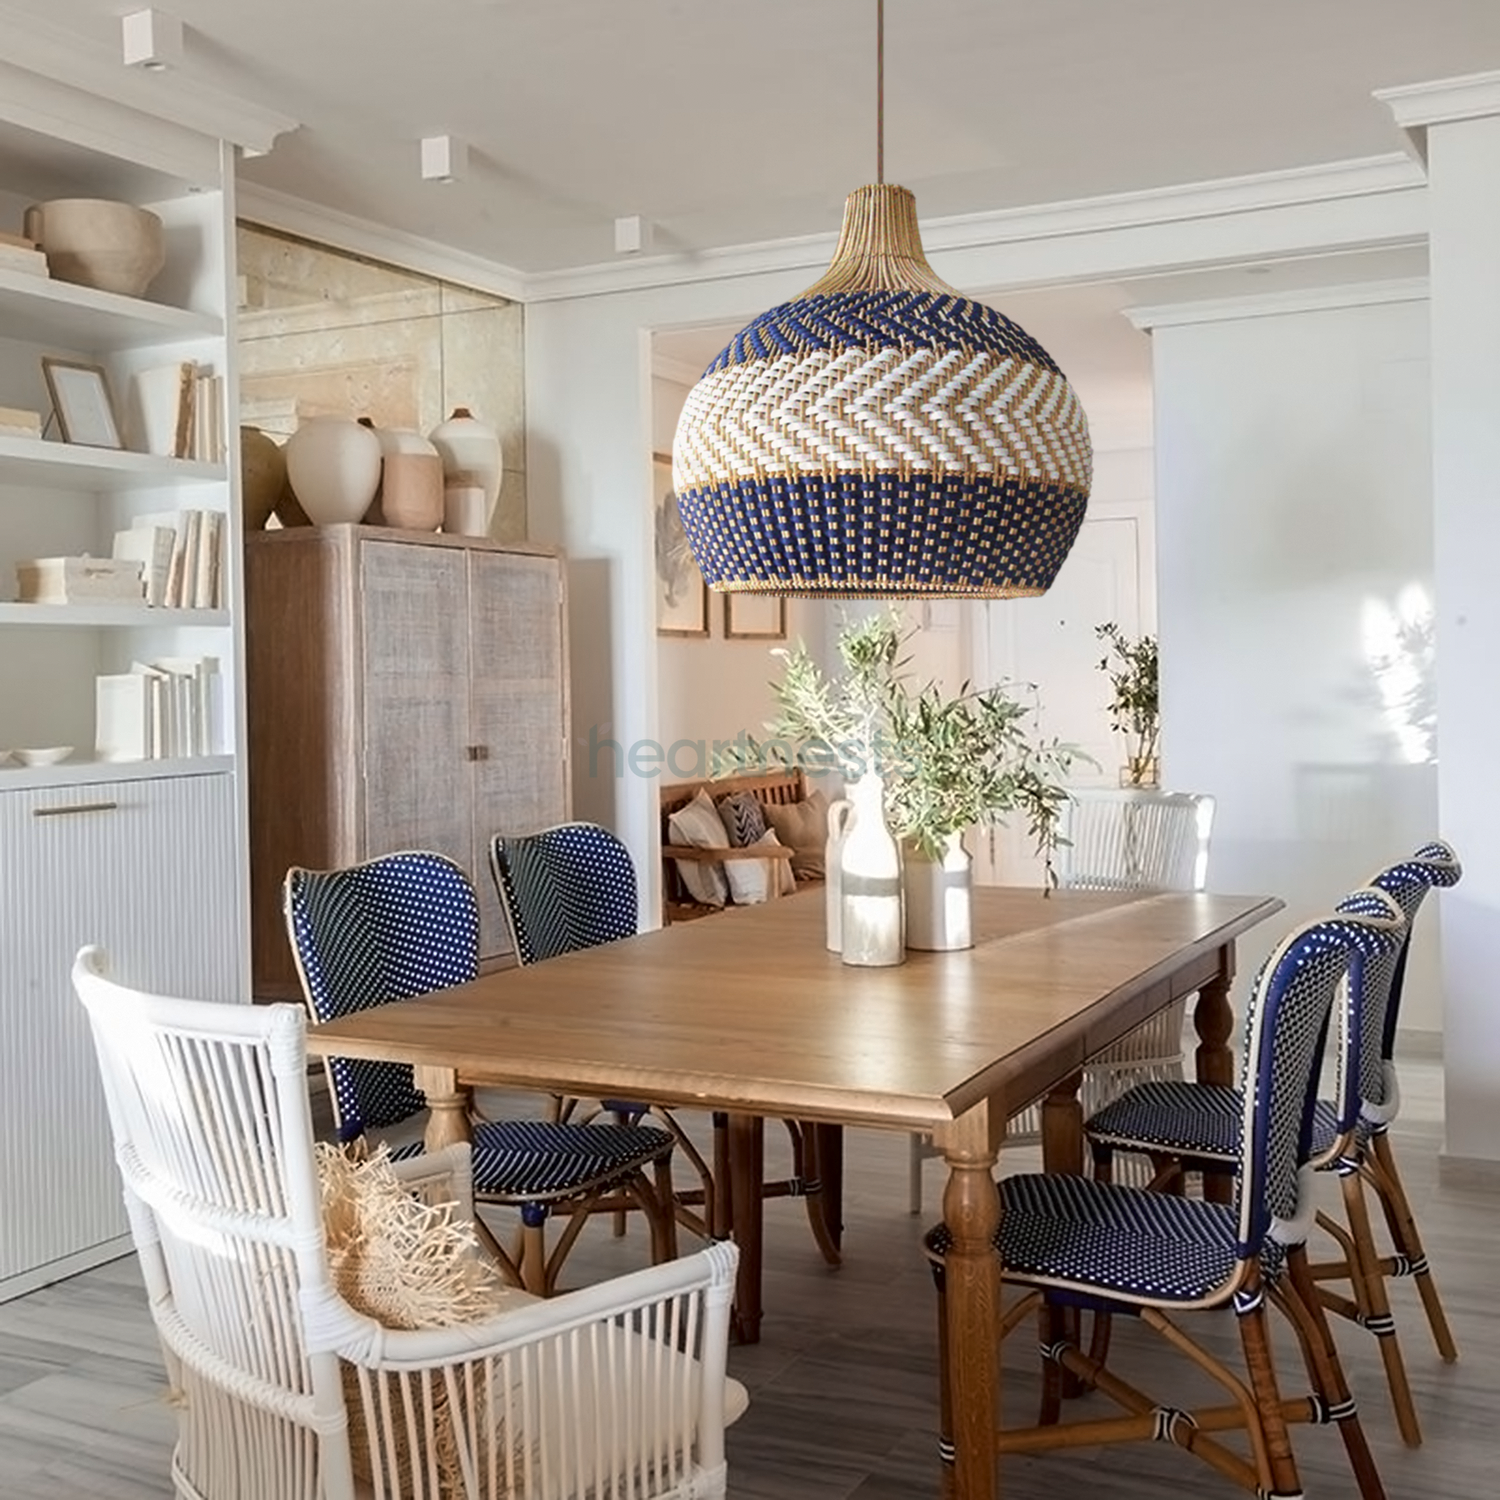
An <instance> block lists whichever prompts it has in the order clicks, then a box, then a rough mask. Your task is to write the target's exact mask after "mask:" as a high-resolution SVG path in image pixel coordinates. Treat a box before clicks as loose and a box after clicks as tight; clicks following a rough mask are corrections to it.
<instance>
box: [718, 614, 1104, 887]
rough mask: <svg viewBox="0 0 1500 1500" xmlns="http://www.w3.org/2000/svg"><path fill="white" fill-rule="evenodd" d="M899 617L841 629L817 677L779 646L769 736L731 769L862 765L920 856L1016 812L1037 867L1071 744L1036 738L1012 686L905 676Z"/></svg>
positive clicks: (1050, 848)
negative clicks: (829, 671)
mask: <svg viewBox="0 0 1500 1500" xmlns="http://www.w3.org/2000/svg"><path fill="white" fill-rule="evenodd" d="M906 639H907V636H905V635H904V634H903V627H902V624H901V621H900V619H899V617H898V616H896V615H894V614H893V613H883V614H878V615H874V616H871V617H869V618H867V619H863V620H858V621H854V622H852V623H850V624H847V625H846V626H845V627H844V628H843V630H842V631H841V632H840V633H839V638H838V654H839V661H840V666H841V671H840V672H839V673H838V674H837V675H836V676H833V677H829V676H826V675H825V674H824V673H823V672H822V671H821V670H820V669H819V667H818V665H817V663H816V662H814V661H813V659H812V658H811V657H810V656H809V655H808V653H807V650H806V648H805V647H804V646H803V645H802V644H801V643H800V642H799V643H798V645H797V646H795V647H794V648H792V649H790V650H787V651H784V652H781V653H779V654H780V655H781V656H782V658H783V671H782V676H781V679H780V681H778V682H774V683H772V685H771V686H772V691H773V692H774V694H775V697H776V704H777V708H778V710H779V712H778V715H777V718H776V720H775V722H774V723H772V724H771V725H770V726H769V728H770V731H771V734H772V736H773V738H772V739H771V740H769V741H767V742H760V743H758V742H756V741H754V740H747V741H745V742H743V743H742V745H741V746H740V747H738V753H736V754H735V755H734V756H733V759H734V761H735V764H736V766H738V767H743V766H746V765H748V764H751V763H754V764H759V765H764V764H765V763H766V762H767V760H771V761H775V762H779V763H782V764H790V763H793V762H798V763H800V764H801V765H802V766H804V768H806V769H808V770H838V771H840V772H842V774H843V775H844V777H845V778H846V779H848V780H853V779H855V778H857V777H859V776H860V775H861V774H863V773H864V772H865V771H866V770H869V769H874V770H876V771H878V772H879V773H880V774H881V776H882V778H883V779H884V782H885V789H886V815H887V817H888V819H889V821H890V824H891V829H892V832H894V833H895V834H896V836H897V837H898V838H901V839H904V840H906V841H908V842H909V843H911V844H913V845H915V846H916V848H917V849H918V850H919V851H920V852H921V853H922V854H924V855H925V856H926V857H928V858H929V859H941V858H942V855H943V851H944V847H945V845H946V844H947V843H948V840H949V838H950V837H951V836H952V835H953V834H955V833H962V832H964V831H965V830H966V829H968V828H972V827H974V826H976V825H978V824H983V823H988V822H992V821H997V820H1001V819H1003V818H1004V816H1005V815H1007V814H1011V813H1018V814H1020V815H1022V816H1024V817H1025V819H1026V827H1027V831H1028V833H1029V834H1030V836H1031V838H1032V840H1033V841H1034V843H1035V845H1036V848H1037V851H1038V853H1040V854H1042V855H1043V857H1044V858H1045V860H1046V863H1047V871H1048V883H1049V885H1050V884H1052V883H1053V876H1052V856H1053V853H1054V852H1055V850H1056V848H1057V844H1058V818H1059V816H1060V814H1061V811H1062V807H1063V804H1064V803H1065V802H1066V801H1067V798H1068V794H1067V791H1066V789H1065V788H1064V786H1063V785H1062V781H1063V779H1064V777H1065V776H1066V775H1067V773H1068V770H1069V768H1070V767H1071V766H1072V765H1073V763H1074V761H1075V760H1077V759H1078V758H1080V756H1081V754H1082V752H1080V751H1079V750H1078V749H1077V748H1076V747H1075V746H1072V745H1065V744H1062V743H1060V742H1059V741H1057V740H1047V739H1042V738H1039V737H1036V736H1034V735H1033V733H1032V726H1031V724H1030V722H1029V720H1030V716H1031V715H1032V712H1033V707H1032V705H1031V704H1029V703H1026V702H1024V701H1022V699H1021V698H1020V697H1019V696H1017V695H1016V693H1015V692H1013V691H1012V689H1013V688H1014V687H1015V685H1014V684H1003V685H1000V686H996V687H992V688H986V689H983V690H975V689H972V688H970V687H969V686H968V684H965V685H964V687H963V689H962V690H961V691H960V692H959V693H958V694H957V695H956V696H952V697H946V696H944V694H943V693H942V692H941V690H940V689H939V688H938V687H937V686H936V685H935V684H933V683H927V684H925V685H922V686H920V687H917V686H915V685H914V684H913V682H912V679H911V676H910V674H909V672H908V665H909V662H908V659H907V657H906V656H905V655H904V654H903V648H904V645H905V641H906Z"/></svg>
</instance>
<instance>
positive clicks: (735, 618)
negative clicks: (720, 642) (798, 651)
mask: <svg viewBox="0 0 1500 1500" xmlns="http://www.w3.org/2000/svg"><path fill="white" fill-rule="evenodd" d="M724 639H725V640H726V641H784V640H785V639H786V599H785V597H784V596H782V595H780V594H725V595H724Z"/></svg>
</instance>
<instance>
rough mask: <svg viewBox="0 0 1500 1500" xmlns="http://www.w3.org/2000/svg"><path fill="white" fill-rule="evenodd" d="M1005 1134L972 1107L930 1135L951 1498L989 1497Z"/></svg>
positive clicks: (1001, 1122)
mask: <svg viewBox="0 0 1500 1500" xmlns="http://www.w3.org/2000/svg"><path fill="white" fill-rule="evenodd" d="M1004 1134H1005V1119H1004V1115H1003V1112H1002V1111H1001V1110H1000V1109H998V1108H992V1107H991V1105H990V1104H989V1103H984V1104H979V1105H976V1106H975V1107H974V1108H973V1109H971V1110H970V1111H969V1112H968V1113H967V1114H966V1115H963V1116H961V1117H960V1118H959V1119H957V1120H955V1121H954V1122H953V1123H952V1124H951V1125H947V1126H940V1127H939V1128H938V1129H937V1131H935V1132H934V1137H933V1138H934V1140H935V1141H936V1142H937V1143H938V1144H939V1145H940V1146H941V1147H942V1150H943V1156H944V1158H945V1159H946V1160H947V1163H948V1185H947V1187H946V1188H945V1189H944V1191H943V1220H944V1222H945V1223H946V1224H947V1226H948V1229H949V1231H950V1232H951V1234H952V1235H953V1246H952V1248H951V1249H950V1250H949V1251H948V1254H947V1256H946V1260H945V1268H944V1282H945V1286H946V1289H947V1290H946V1295H947V1331H948V1339H947V1345H948V1347H947V1357H948V1369H947V1375H948V1388H949V1391H950V1394H951V1398H952V1403H953V1428H952V1438H953V1445H954V1453H953V1471H952V1477H951V1484H950V1483H948V1482H947V1480H946V1477H945V1485H944V1488H945V1492H946V1493H951V1494H952V1495H953V1496H954V1497H956V1500H995V1497H996V1496H998V1494H999V1483H998V1477H997V1475H996V1466H995V1423H996V1411H997V1409H998V1400H999V1393H1000V1331H999V1330H1000V1321H999V1314H1000V1261H999V1258H998V1257H997V1256H996V1254H995V1250H994V1239H995V1231H996V1229H997V1228H999V1225H1000V1195H999V1194H998V1193H997V1192H996V1191H995V1179H994V1170H995V1158H996V1156H997V1155H998V1153H999V1147H1000V1142H1001V1140H1002V1139H1003V1137H1004Z"/></svg>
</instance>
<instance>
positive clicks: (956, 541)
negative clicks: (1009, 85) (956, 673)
mask: <svg viewBox="0 0 1500 1500" xmlns="http://www.w3.org/2000/svg"><path fill="white" fill-rule="evenodd" d="M884 10H885V6H884V0H877V21H876V26H877V35H878V37H879V42H878V51H879V64H878V67H877V72H878V73H879V74H880V75H881V78H882V82H881V89H880V102H879V105H878V108H877V119H878V120H879V125H878V131H879V135H878V141H879V144H878V147H877V154H878V156H879V158H880V170H879V172H878V174H877V175H878V177H879V179H880V180H879V181H877V182H876V183H875V184H874V185H872V186H869V187H862V188H859V189H857V190H856V191H855V192H853V193H851V194H850V196H849V199H848V202H847V203H846V204H845V207H844V225H843V231H842V233H841V234H840V236H839V243H838V248H837V249H836V250H835V252H834V257H833V263H832V265H830V266H829V268H828V271H827V273H826V274H825V275H824V276H823V277H822V279H821V280H819V281H817V282H815V283H814V284H813V285H812V286H810V287H809V288H808V289H807V290H806V291H805V292H803V293H802V294H801V296H799V297H795V298H793V300H792V301H790V302H785V303H783V304H782V305H781V306H779V307H773V308H772V309H771V310H770V311H769V312H767V313H763V314H762V315H761V316H760V317H758V318H756V319H755V321H754V322H753V323H751V324H750V325H749V326H748V327H746V328H744V329H742V330H741V331H740V332H739V333H738V334H736V335H735V337H734V338H733V340H731V342H730V344H729V346H728V348H726V349H725V350H724V351H723V353H721V354H720V355H719V357H718V358H717V359H716V360H714V362H713V363H712V364H711V365H710V366H709V367H708V369H707V371H706V372H705V373H704V375H703V377H702V379H701V380H699V382H698V384H697V385H696V386H694V387H693V389H692V391H691V392H690V393H689V395H688V399H687V404H686V405H685V406H684V407H683V411H682V416H681V418H680V420H679V421H678V424H677V436H676V439H675V441H674V442H673V446H672V472H673V483H674V487H675V489H676V492H677V504H678V508H679V509H680V511H681V513H682V523H683V527H684V528H685V530H686V532H687V536H688V541H689V543H690V545H691V546H692V549H693V555H694V556H695V557H696V558H697V560H698V566H699V567H700V568H701V569H702V571H703V576H704V578H706V579H707V580H708V583H709V586H710V587H711V588H713V589H715V590H717V591H719V592H721V593H760V594H792V595H804V596H815V597H837V598H855V599H882V598H897V599H900V598H928V599H937V598H1009V597H1013V596H1017V595H1026V594H1042V593H1045V592H1046V591H1047V589H1048V587H1049V586H1050V585H1051V583H1052V580H1053V579H1054V578H1055V577H1056V576H1057V570H1058V569H1059V568H1060V567H1061V566H1062V562H1063V559H1064V558H1065V557H1067V555H1068V549H1069V548H1070V547H1071V546H1072V545H1073V539H1074V537H1075V536H1077V534H1078V527H1079V525H1080V523H1081V522H1082V520H1083V515H1084V510H1085V508H1086V507H1087V504H1088V495H1089V482H1090V476H1091V469H1092V451H1091V449H1090V446H1089V435H1088V423H1087V421H1086V420H1085V418H1084V414H1083V408H1082V407H1081V406H1080V405H1079V402H1078V398H1077V397H1076V396H1075V395H1074V393H1073V388H1072V387H1071V386H1070V385H1069V384H1068V381H1067V379H1066V377H1065V376H1064V375H1063V373H1062V371H1061V370H1059V369H1058V367H1057V366H1056V364H1054V363H1053V361H1052V359H1051V357H1050V356H1049V355H1048V353H1047V351H1046V350H1045V349H1043V348H1042V347H1041V345H1040V344H1038V343H1037V342H1036V341H1035V340H1034V339H1032V338H1031V337H1030V336H1029V335H1028V334H1027V333H1026V332H1025V330H1024V329H1022V328H1019V327H1018V326H1017V325H1016V324H1014V323H1012V322H1011V321H1010V319H1008V318H1006V317H1003V316H1002V315H1001V314H1000V313H998V312H996V311H995V310H994V309H993V308H989V307H986V306H984V304H983V303H979V302H973V301H970V300H969V299H968V298H967V297H965V296H964V295H963V294H962V293H961V292H958V291H955V290H954V289H953V288H952V287H951V286H949V285H948V284H947V283H946V282H944V281H942V280H940V279H939V277H938V276H937V274H936V273H935V272H934V271H933V269H932V267H931V266H929V265H928V264H927V259H926V256H925V255H924V254H923V253H922V239H921V235H920V233H919V231H918V228H917V211H916V200H915V199H914V198H913V197H912V195H911V194H910V193H909V192H908V191H907V190H906V189H905V188H903V187H896V186H895V185H893V184H887V183H886V182H885V181H884V176H885V174H884V118H883V116H884V99H883V73H884V29H885V28H884V20H885V16H884Z"/></svg>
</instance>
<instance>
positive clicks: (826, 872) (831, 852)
mask: <svg viewBox="0 0 1500 1500" xmlns="http://www.w3.org/2000/svg"><path fill="white" fill-rule="evenodd" d="M853 819H854V804H853V803H852V802H851V801H849V799H848V798H847V797H840V798H839V799H838V801H837V802H832V803H830V804H829V807H828V842H827V843H826V844H825V845H824V846H823V899H824V902H825V903H826V905H825V908H824V910H825V915H826V918H827V924H828V951H829V952H830V953H842V952H843V949H844V936H843V933H844V882H843V871H842V870H841V869H840V861H841V860H842V859H843V857H844V841H845V840H846V839H847V838H848V837H849V825H850V824H851V823H852V822H853Z"/></svg>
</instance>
